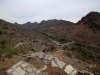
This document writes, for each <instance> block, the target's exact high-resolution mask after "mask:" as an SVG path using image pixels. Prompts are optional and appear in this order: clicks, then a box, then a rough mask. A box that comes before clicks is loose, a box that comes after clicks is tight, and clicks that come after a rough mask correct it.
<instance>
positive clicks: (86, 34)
mask: <svg viewBox="0 0 100 75" xmlns="http://www.w3.org/2000/svg"><path fill="white" fill-rule="evenodd" d="M66 38H67V39H70V40H76V41H81V42H85V43H90V44H96V45H99V44H100V13H98V12H90V13H88V14H87V15H86V16H85V17H82V19H81V20H80V21H78V22H77V23H76V24H75V25H74V26H72V27H71V28H70V29H69V32H67V35H66Z"/></svg>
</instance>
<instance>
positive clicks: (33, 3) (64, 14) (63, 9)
mask: <svg viewBox="0 0 100 75" xmlns="http://www.w3.org/2000/svg"><path fill="white" fill-rule="evenodd" d="M99 3H100V0H0V18H1V19H4V20H6V21H9V22H18V23H25V22H27V21H31V22H35V21H37V22H40V21H41V20H48V19H64V20H69V21H72V22H77V21H78V20H79V19H80V18H81V17H83V16H85V15H86V14H87V13H89V12H90V11H97V12H100V8H99V7H100V4H99Z"/></svg>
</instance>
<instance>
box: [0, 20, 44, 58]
mask: <svg viewBox="0 0 100 75" xmlns="http://www.w3.org/2000/svg"><path fill="white" fill-rule="evenodd" d="M44 39H45V37H44V36H43V35H41V34H40V33H38V32H35V31H32V30H28V29H23V28H19V27H16V26H14V25H13V24H11V23H9V22H6V21H4V20H0V56H2V55H7V54H9V53H14V52H16V50H18V51H19V50H22V51H23V50H32V49H35V50H39V49H40V50H41V49H42V48H43V47H42V45H41V43H43V42H45V40H44ZM38 42H39V43H38ZM36 45H37V46H38V48H37V47H36V48H35V46H36Z"/></svg>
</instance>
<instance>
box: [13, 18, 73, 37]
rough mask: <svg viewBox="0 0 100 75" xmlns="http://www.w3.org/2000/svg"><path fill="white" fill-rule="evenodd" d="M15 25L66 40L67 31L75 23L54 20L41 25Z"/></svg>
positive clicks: (43, 22)
mask: <svg viewBox="0 0 100 75" xmlns="http://www.w3.org/2000/svg"><path fill="white" fill-rule="evenodd" d="M14 25H16V26H18V27H21V28H26V29H31V30H35V31H38V32H41V33H44V34H50V35H52V36H53V37H63V38H65V34H66V31H68V29H69V27H71V26H72V25H74V23H73V22H70V21H65V20H56V19H53V20H47V21H45V20H43V21H41V22H40V23H37V22H34V23H31V22H27V23H25V24H17V23H15V24H14Z"/></svg>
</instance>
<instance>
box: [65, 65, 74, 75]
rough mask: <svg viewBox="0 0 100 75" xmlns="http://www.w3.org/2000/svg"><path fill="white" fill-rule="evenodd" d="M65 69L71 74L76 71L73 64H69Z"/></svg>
mask: <svg viewBox="0 0 100 75" xmlns="http://www.w3.org/2000/svg"><path fill="white" fill-rule="evenodd" d="M64 71H65V72H66V73H67V74H68V75H69V74H71V73H72V72H73V71H74V68H73V67H72V66H71V65H68V66H66V68H65V70H64Z"/></svg>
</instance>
